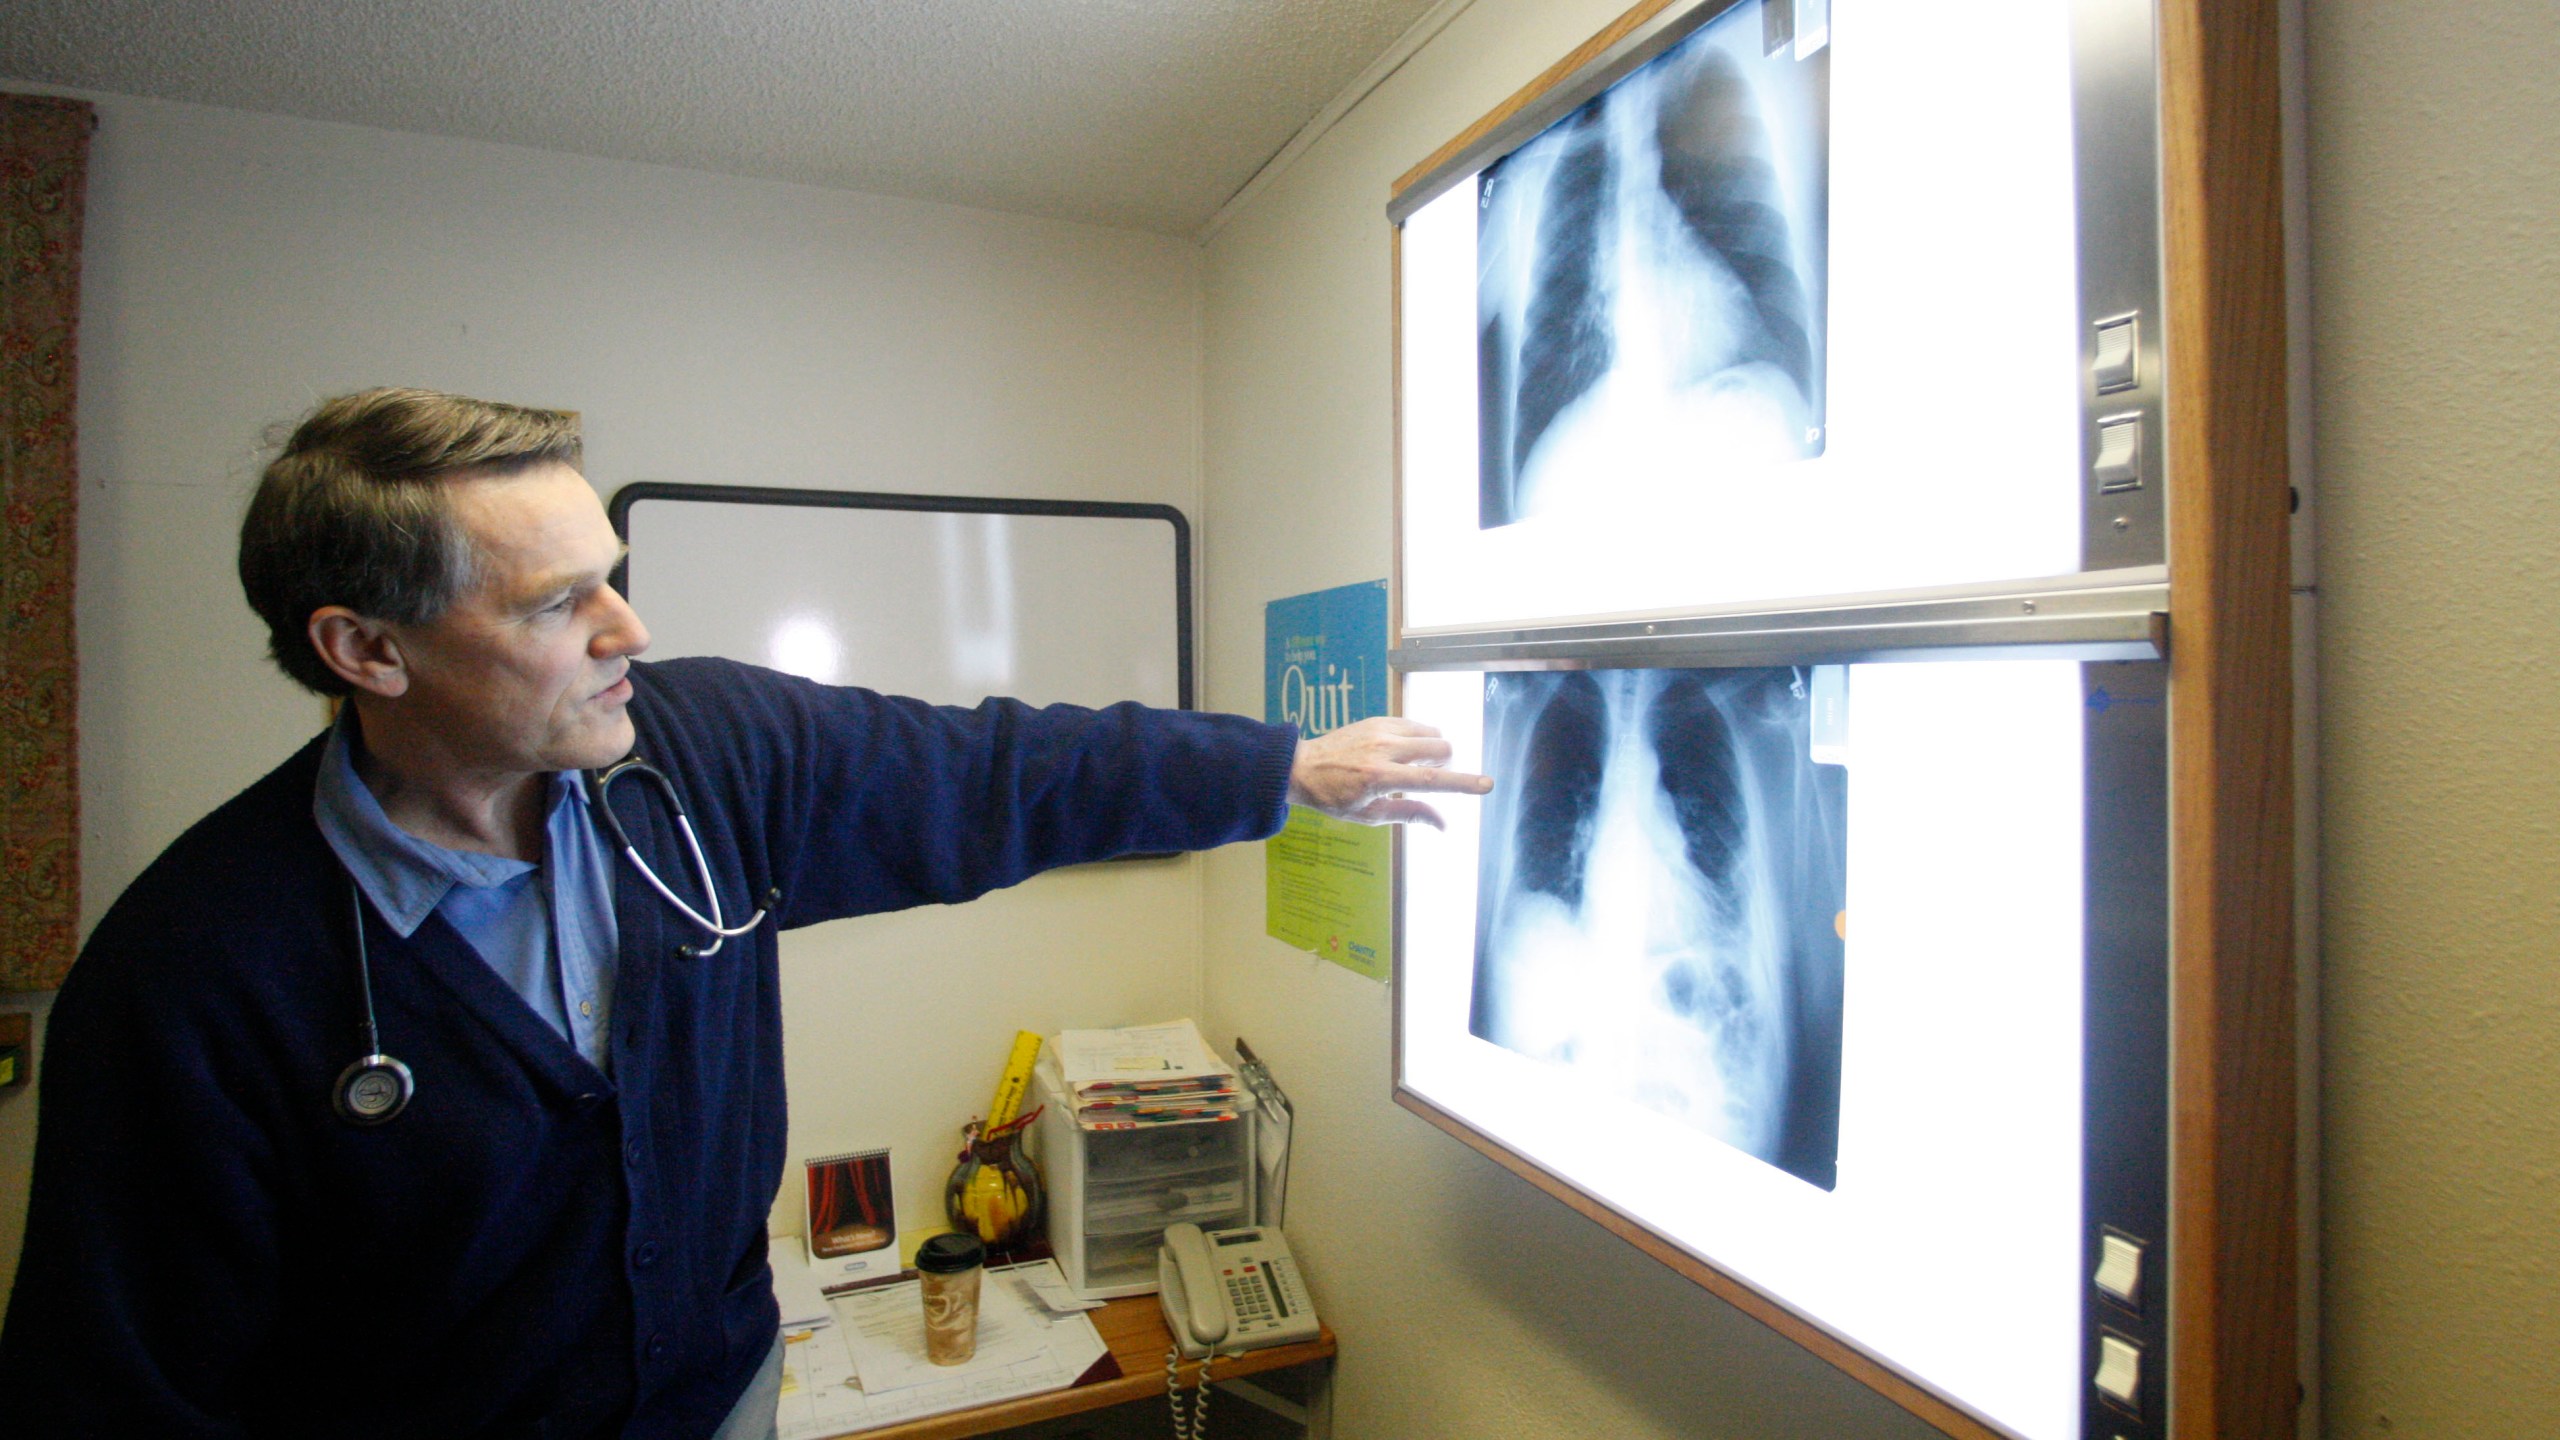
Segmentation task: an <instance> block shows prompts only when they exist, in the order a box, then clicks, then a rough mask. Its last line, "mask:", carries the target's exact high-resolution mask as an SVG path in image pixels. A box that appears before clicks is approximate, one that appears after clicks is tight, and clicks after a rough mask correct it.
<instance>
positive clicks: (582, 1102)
mask: <svg viewBox="0 0 2560 1440" xmlns="http://www.w3.org/2000/svg"><path fill="white" fill-rule="evenodd" d="M569 1103H570V1104H572V1105H575V1106H577V1107H578V1113H579V1114H581V1115H584V1114H586V1113H588V1112H589V1111H591V1110H593V1109H595V1108H596V1107H597V1106H599V1105H601V1104H603V1103H604V1097H603V1096H602V1095H599V1094H597V1093H596V1092H594V1091H593V1090H590V1091H588V1092H587V1093H586V1094H584V1095H581V1096H579V1097H578V1098H577V1099H575V1100H572V1101H570V1102H569Z"/></svg>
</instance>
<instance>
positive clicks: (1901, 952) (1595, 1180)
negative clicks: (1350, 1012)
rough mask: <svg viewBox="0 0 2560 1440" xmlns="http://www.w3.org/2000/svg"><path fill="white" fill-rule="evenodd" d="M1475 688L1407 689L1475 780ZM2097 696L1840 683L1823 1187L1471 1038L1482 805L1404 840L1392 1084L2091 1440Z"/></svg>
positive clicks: (2000, 1409) (1426, 676)
mask: <svg viewBox="0 0 2560 1440" xmlns="http://www.w3.org/2000/svg"><path fill="white" fill-rule="evenodd" d="M1483 685H1484V677H1483V676H1482V675H1479V674H1472V673H1453V672H1424V673H1412V674H1408V675H1406V676H1405V679H1404V686H1405V689H1404V700H1405V704H1404V711H1405V713H1406V714H1407V715H1410V716H1412V717H1413V718H1415V719H1417V720H1421V721H1423V722H1425V723H1428V724H1432V725H1436V726H1438V727H1440V728H1441V729H1442V730H1443V731H1444V732H1446V733H1447V734H1448V736H1449V737H1450V739H1451V741H1452V743H1453V744H1454V745H1455V747H1456V750H1457V755H1456V758H1455V760H1454V761H1453V763H1454V764H1456V765H1458V766H1460V767H1474V766H1476V765H1478V764H1480V763H1481V760H1482V756H1483V753H1484V744H1485V734H1484V693H1483ZM2082 704H2083V697H2082V694H2081V678H2080V667H2079V666H2078V665H2076V664H2074V663H2072V662H2068V661H2001V662H1964V663H1943V664H1887V665H1859V666H1853V667H1851V668H1850V671H1849V706H1848V726H1847V732H1848V733H1847V739H1846V741H1845V743H1844V744H1843V745H1842V746H1841V747H1840V749H1839V750H1838V751H1836V752H1834V753H1837V754H1840V755H1843V756H1845V758H1846V761H1847V767H1848V782H1847V794H1848V801H1847V813H1848V884H1847V890H1848V906H1847V915H1848V920H1847V925H1846V937H1847V950H1846V991H1845V1014H1844V1018H1843V1038H1842V1049H1841V1102H1840V1127H1839V1164H1838V1176H1837V1182H1836V1185H1835V1188H1833V1189H1831V1190H1830V1191H1828V1192H1825V1191H1823V1190H1821V1189H1818V1188H1816V1187H1815V1186H1813V1185H1810V1184H1807V1183H1805V1182H1804V1181H1802V1180H1799V1179H1797V1178H1796V1177H1794V1176H1792V1175H1790V1174H1788V1173H1786V1172H1784V1171H1782V1170H1780V1169H1778V1168H1776V1167H1775V1166H1773V1165H1770V1164H1766V1163H1763V1162H1761V1161H1759V1160H1755V1159H1753V1158H1751V1157H1750V1156H1748V1155H1746V1154H1744V1153H1743V1152H1741V1151H1740V1150H1736V1149H1733V1148H1730V1147H1728V1146H1726V1145H1724V1144H1722V1143H1719V1142H1717V1141H1715V1140H1713V1139H1710V1138H1708V1137H1707V1136H1706V1135H1705V1134H1703V1133H1700V1132H1697V1131H1694V1130H1684V1129H1683V1128H1681V1127H1680V1126H1678V1125H1677V1124H1675V1123H1672V1122H1667V1121H1666V1120H1665V1119H1664V1118H1663V1116H1662V1115H1661V1114H1660V1113H1658V1112H1656V1111H1654V1110H1650V1109H1645V1108H1642V1107H1640V1106H1638V1105H1636V1104H1634V1103H1631V1102H1629V1101H1628V1100H1626V1099H1624V1098H1621V1096H1620V1095H1619V1094H1617V1093H1613V1091H1612V1090H1611V1089H1609V1088H1607V1087H1606V1086H1605V1084H1603V1083H1600V1082H1598V1081H1594V1080H1590V1079H1585V1078H1583V1077H1580V1076H1578V1075H1577V1073H1576V1071H1575V1069H1574V1068H1573V1067H1571V1066H1562V1065H1556V1064H1551V1063H1544V1062H1540V1061H1536V1060H1531V1059H1528V1058H1526V1057H1524V1056H1523V1055H1520V1054H1518V1053H1515V1052H1513V1051H1511V1050H1507V1049H1503V1048H1501V1047H1498V1046H1496V1045H1492V1044H1488V1043H1486V1042H1485V1041H1483V1040H1480V1039H1477V1038H1475V1036H1474V1035H1473V1034H1471V1033H1470V1030H1469V1017H1470V1003H1471V1000H1472V987H1473V984H1474V977H1475V959H1476V921H1477V893H1476V891H1477V883H1478V857H1479V845H1480V843H1481V836H1482V823H1483V809H1482V807H1480V806H1476V805H1466V804H1455V805H1443V806H1442V807H1440V808H1441V811H1442V814H1443V815H1444V816H1445V817H1446V818H1447V820H1448V829H1447V831H1446V832H1445V833H1435V832H1430V831H1425V830H1418V829H1417V830H1413V831H1410V832H1409V833H1408V834H1407V835H1406V836H1405V844H1404V858H1403V878H1404V885H1405V901H1404V927H1405V928H1404V934H1403V937H1402V950H1401V955H1400V959H1399V966H1400V972H1401V973H1400V974H1399V976H1398V985H1399V987H1400V989H1401V992H1402V998H1401V1004H1402V1015H1401V1020H1400V1025H1401V1035H1400V1037H1399V1038H1400V1042H1401V1047H1402V1056H1403V1072H1402V1075H1401V1076H1400V1080H1401V1082H1402V1083H1403V1084H1404V1085H1405V1086H1407V1087H1409V1088H1410V1089H1412V1090H1413V1091H1415V1092H1416V1093H1418V1094H1419V1095H1420V1096H1421V1097H1422V1098H1424V1099H1426V1100H1428V1101H1430V1102H1431V1103H1433V1104H1434V1105H1437V1106H1439V1107H1441V1108H1442V1109H1444V1110H1446V1111H1448V1112H1449V1113H1451V1114H1452V1115H1455V1116H1456V1117H1458V1118H1459V1119H1460V1120H1462V1121H1464V1122H1465V1123H1467V1124H1469V1125H1471V1126H1474V1127H1475V1128H1477V1129H1478V1130H1481V1131H1483V1132H1484V1133H1486V1134H1487V1135H1489V1136H1491V1137H1493V1138H1494V1139H1496V1140H1498V1141H1499V1142H1501V1143H1502V1144H1504V1145H1506V1146H1508V1147H1509V1148H1511V1149H1512V1150H1514V1151H1515V1152H1517V1153H1518V1154H1519V1155H1521V1156H1522V1157H1524V1158H1526V1159H1527V1160H1529V1161H1531V1162H1532V1163H1534V1164H1536V1165H1538V1166H1540V1167H1541V1168H1543V1169H1545V1170H1547V1171H1548V1172H1549V1173H1551V1174H1553V1175H1555V1176H1556V1177H1558V1178H1559V1179H1562V1180H1563V1181H1565V1182H1567V1183H1568V1184H1571V1185H1573V1186H1575V1187H1576V1188H1578V1189H1581V1190H1583V1191H1585V1192H1587V1193H1589V1194H1591V1195H1593V1196H1595V1197H1596V1198H1598V1199H1599V1200H1601V1201H1602V1202H1603V1203H1605V1204H1607V1205H1609V1206H1611V1207H1613V1208H1615V1209H1617V1210H1619V1211H1621V1212H1623V1213H1625V1214H1627V1215H1629V1216H1631V1217H1632V1218H1634V1219H1636V1220H1637V1221H1639V1222H1641V1223H1642V1224H1644V1225H1646V1226H1647V1227H1649V1228H1651V1229H1653V1230H1654V1231H1656V1232H1658V1233H1660V1234H1661V1235H1663V1236H1665V1237H1666V1238H1668V1239H1670V1240H1671V1241H1673V1242H1674V1243H1676V1244H1678V1245H1680V1246H1681V1247H1683V1248H1684V1249H1687V1250H1689V1251H1690V1252H1691V1253H1693V1254H1695V1255H1697V1256H1699V1257H1701V1258H1702V1259H1705V1260H1707V1261H1708V1262H1709V1263H1711V1264H1713V1265H1715V1266H1716V1267H1717V1268H1719V1269H1722V1270H1724V1271H1726V1272H1728V1273H1730V1274H1732V1275H1734V1276H1736V1277H1738V1278H1740V1279H1742V1280H1744V1281H1746V1282H1748V1283H1750V1284H1752V1285H1754V1286H1755V1287H1757V1288H1759V1289H1760V1290H1762V1291H1764V1292H1766V1293H1768V1294H1770V1295H1772V1296H1774V1297H1776V1298H1777V1299H1778V1300H1780V1301H1781V1302H1782V1303H1784V1304H1786V1305H1787V1306H1789V1307H1790V1308H1791V1309H1794V1310H1795V1311H1797V1312H1798V1313H1800V1314H1802V1315H1804V1316H1806V1317H1807V1318H1808V1319H1810V1320H1812V1321H1813V1322H1814V1323H1816V1324H1818V1325H1820V1326H1822V1327H1823V1328H1825V1329H1827V1330H1830V1331H1832V1332H1833V1333H1835V1334H1837V1335H1839V1336H1841V1337H1842V1338H1844V1339H1846V1340H1848V1341H1849V1342H1850V1343H1852V1344H1855V1345H1857V1346H1858V1347H1859V1348H1861V1349H1864V1350H1867V1351H1869V1352H1870V1353H1873V1354H1874V1355H1876V1356H1877V1357H1879V1358H1880V1359H1882V1360H1884V1361H1885V1362H1886V1363H1888V1364H1890V1365H1892V1366H1894V1367H1895V1368H1897V1369H1899V1370H1901V1371H1902V1372H1904V1373H1905V1374H1907V1375H1910V1376H1911V1377H1913V1378H1914V1379H1916V1380H1918V1381H1920V1382H1921V1383H1923V1384H1924V1385H1927V1386H1928V1387H1929V1388H1931V1389H1933V1390H1936V1391H1939V1392H1940V1393H1943V1394H1944V1395H1946V1396H1947V1397H1949V1398H1950V1399H1952V1400H1954V1401H1956V1402H1957V1403H1959V1404H1961V1405H1963V1406H1965V1407H1967V1408H1969V1409H1971V1410H1973V1411H1975V1412H1977V1413H1979V1414H1981V1415H1982V1416H1984V1417H1986V1418H1988V1419H1990V1420H1992V1421H1993V1422H1994V1423H1996V1424H1998V1425H2000V1426H2002V1427H2003V1428H2005V1429H2008V1430H2010V1431H2013V1432H2015V1433H2016V1434H2018V1435H2021V1436H2024V1437H2027V1440H2072V1437H2075V1436H2077V1435H2078V1433H2079V1398H2080V1397H2079V1389H2078V1385H2079V1370H2080V1354H2079V1337H2080V1305H2079V1301H2080V1292H2079V1282H2080V1279H2081V1277H2080V1275H2079V1273H2078V1271H2079V1265H2080V1236H2079V1220H2078V1217H2079V1215H2080V1213H2081V1198H2080V1174H2081V1168H2080V1167H2081V1126H2080V1104H2081V1093H2082V1084H2081V1062H2080V1032H2081V989H2082V985H2081V974H2082V953H2081V952H2082V944H2081V925H2082V894H2081V891H2082V885H2081V865H2082V848H2083V847H2082V838H2081V837H2082V833H2083V832H2082V816H2081V792H2082V784H2083V780H2082V753H2081V752H2082V744H2081V734H2082V720H2081V709H2082ZM1499 778H1500V777H1497V780H1498V779H1499Z"/></svg>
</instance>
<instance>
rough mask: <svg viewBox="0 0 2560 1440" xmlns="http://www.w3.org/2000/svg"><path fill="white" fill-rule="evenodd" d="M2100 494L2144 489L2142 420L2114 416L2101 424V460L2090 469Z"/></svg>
mask: <svg viewBox="0 0 2560 1440" xmlns="http://www.w3.org/2000/svg"><path fill="white" fill-rule="evenodd" d="M2089 469H2090V473H2091V474H2092V475H2093V476H2094V477H2095V478H2096V479H2097V482H2098V491H2099V493H2100V494H2108V495H2111V494H2114V493H2115V492H2117V491H2119V490H2139V489H2141V488H2142V417H2141V416H2139V415H2110V416H2108V417H2107V418H2105V419H2103V420H2100V421H2099V422H2098V458H2097V460H2096V461H2095V462H2094V463H2093V464H2091V466H2090V467H2089Z"/></svg>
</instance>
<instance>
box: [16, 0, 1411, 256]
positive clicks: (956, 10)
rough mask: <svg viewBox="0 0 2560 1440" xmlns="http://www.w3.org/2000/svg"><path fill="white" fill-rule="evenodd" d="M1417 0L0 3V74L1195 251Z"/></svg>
mask: <svg viewBox="0 0 2560 1440" xmlns="http://www.w3.org/2000/svg"><path fill="white" fill-rule="evenodd" d="M1430 6H1431V0H512V3H488V0H480V3H475V0H371V3H362V0H359V3H350V0H6V3H0V80H19V81H39V82H43V83H47V84H54V85H64V86H72V87H77V88H81V89H89V90H105V91H114V92H118V93H122V94H128V95H148V96H154V97H158V98H162V99H169V100H187V101H195V102H198V103H202V104H208V105H228V106H234V107H237V108H240V109H246V110H261V111H268V112H272V113H276V114H284V115H299V116H305V117H308V118H312V119H319V120H342V121H348V122H351V123H354V124H359V125H374V126H381V127H384V128H387V129H394V130H414V131H423V132H426V133H429V134H436V135H452V136H461V137H465V138H469V139H475V140H493V141H499V142H502V143H506V144H513V145H530V146H535V147H538V148H541V149H546V150H565V151H570V152H573V153H576V154H583V155H603V156H612V157H616V158H620V159H626V160H643V161H651V162H655V163H659V164H666V165H681V166H685V167H688V168H691V169H697V170H711V171H717V172H721V173H726V174H735V175H755V176H763V177H767V178H771V179H779V180H797V181H803V182H806V183H809V184H814V185H827V186H834V187H837V188H841V189H848V190H866V191H872V192H875V193H880V194H890V195H907V196H914V197H918V198H923V199H932V200H948V201H953V202H957V203H960V204H965V205H977V206H985V207H988V208H991V209H998V210H1008V211H1014V212H1018V213H1023V214H1033V215H1048V216H1057V217H1062V218H1068V219H1078V220H1090V221H1096V222H1099V223H1103V224H1108V225H1119V226H1127V227H1131V228H1137V229H1146V230H1156V231H1163V232H1167V233H1173V234H1190V233H1192V232H1194V231H1196V230H1198V229H1199V228H1200V227H1201V226H1202V225H1203V224H1204V223H1205V222H1206V221H1207V220H1208V219H1209V217H1210V216H1211V215H1212V214H1213V213H1215V212H1216V210H1217V208H1218V207H1219V205H1220V204H1222V203H1223V202H1224V201H1225V200H1226V199H1227V197H1228V196H1230V195H1232V194H1234V193H1235V191H1236V190H1237V189H1238V188H1240V187H1241V186H1243V184H1244V183H1245V182H1246V181H1247V180H1249V179H1251V178H1252V176H1253V174H1254V172H1255V171H1256V170H1258V169H1260V168H1261V166H1262V164H1263V162H1264V161H1266V160H1268V159H1270V158H1271V156H1272V155H1273V154H1274V153H1276V152H1277V151H1278V150H1279V149H1280V148H1281V147H1282V146H1283V145H1285V144H1287V143H1288V141H1289V138H1290V137H1291V136H1292V135H1294V134H1295V133H1296V132H1297V131H1298V129H1299V127H1300V126H1302V125H1304V124H1305V123H1306V122H1307V121H1308V120H1310V119H1312V118H1313V117H1314V116H1315V114H1316V112H1317V111H1318V110H1320V109H1321V108H1323V106H1324V105H1325V103H1326V102H1327V101H1328V100H1330V99H1332V98H1333V96H1334V94H1335V93H1336V92H1337V91H1339V90H1341V89H1342V88H1343V87H1344V86H1345V85H1347V84H1349V83H1350V82H1351V81H1352V80H1353V79H1354V78H1355V77H1357V76H1358V75H1359V74H1360V72H1361V71H1362V70H1363V69H1365V68H1366V67H1367V66H1368V65H1369V64H1370V62H1371V61H1373V60H1375V59H1376V58H1378V57H1379V56H1380V55H1381V54H1383V53H1384V52H1385V51H1386V50H1387V49H1388V48H1389V47H1390V46H1391V45H1393V44H1394V42H1395V40H1396V38H1397V37H1398V36H1399V35H1401V34H1402V33H1403V32H1404V31H1405V29H1406V28H1407V27H1408V26H1410V25H1412V24H1413V22H1414V21H1415V20H1416V19H1418V18H1419V17H1420V16H1421V15H1422V14H1423V13H1424V12H1425V11H1426V10H1428V9H1429V8H1430Z"/></svg>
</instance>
